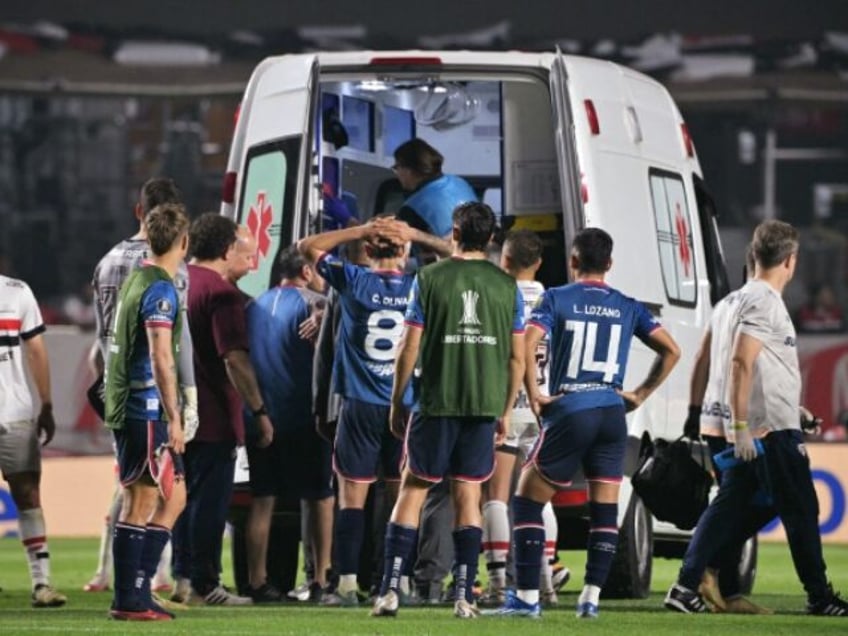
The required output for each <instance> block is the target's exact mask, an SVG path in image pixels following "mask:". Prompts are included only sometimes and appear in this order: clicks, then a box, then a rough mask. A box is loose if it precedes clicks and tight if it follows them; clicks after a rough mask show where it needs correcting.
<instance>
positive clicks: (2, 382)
mask: <svg viewBox="0 0 848 636" xmlns="http://www.w3.org/2000/svg"><path fill="white" fill-rule="evenodd" d="M44 331H45V327H44V321H43V320H42V319H41V312H40V311H39V309H38V303H37V302H36V300H35V296H33V294H32V291H31V290H30V288H29V286H28V285H27V284H26V283H25V282H23V281H20V280H16V279H14V278H8V277H6V276H2V275H0V470H2V471H3V477H4V478H5V479H6V481H7V482H9V489H10V490H11V494H12V499H13V500H14V502H15V505H16V506H17V508H18V515H19V516H18V527H19V530H20V535H21V542H22V543H23V544H24V548H25V550H26V554H27V560H28V562H29V571H30V576H31V577H32V606H33V607H59V606H60V605H64V604H65V603H66V602H67V598H66V597H65V595H64V594H60V593H59V592H57V591H56V590H54V589H53V587H52V586H51V585H50V553H49V551H48V549H47V530H46V527H45V523H44V512H43V511H42V509H41V493H40V484H41V448H40V445H39V440H40V438H41V435H42V433H43V434H44V441H43V444H44V445H45V446H46V445H47V444H49V443H50V440H52V439H53V435H54V434H55V432H56V423H55V421H54V420H53V401H52V399H51V397H50V365H49V363H48V360H47V348H46V347H45V345H44V335H43V334H44ZM24 356H26V359H27V364H28V366H29V369H30V372H31V374H32V379H33V382H34V384H35V388H36V390H37V391H38V397H39V400H40V402H41V409H40V411H39V414H38V417H37V418H35V419H33V406H34V405H33V400H32V395H31V393H30V390H29V386H28V385H27V379H26V373H25V371H24V363H23V357H24Z"/></svg>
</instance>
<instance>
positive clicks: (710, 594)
mask: <svg viewBox="0 0 848 636" xmlns="http://www.w3.org/2000/svg"><path fill="white" fill-rule="evenodd" d="M698 594H700V595H701V598H703V599H704V600H705V601H706V602H707V603H709V604H710V605H711V606H712V610H713V611H714V612H724V611H725V610H726V609H727V602H726V601H725V599H724V597H722V595H721V591H720V590H719V589H718V579H717V578H716V575H715V572H712V571H710V570H705V571H704V576H703V577H701V584H700V585H699V586H698Z"/></svg>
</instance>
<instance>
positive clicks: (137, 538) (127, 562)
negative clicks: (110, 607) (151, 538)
mask: <svg viewBox="0 0 848 636" xmlns="http://www.w3.org/2000/svg"><path fill="white" fill-rule="evenodd" d="M145 534H146V530H145V528H143V527H141V526H134V525H132V524H129V523H122V522H118V523H116V524H115V535H114V539H113V540H112V559H113V562H114V571H115V609H119V610H141V609H145V607H144V606H142V604H141V603H140V602H139V599H138V595H137V594H136V585H135V583H136V579H138V578H139V573H140V572H141V554H142V550H143V549H144V543H145V541H144V536H145ZM154 569H155V568H154Z"/></svg>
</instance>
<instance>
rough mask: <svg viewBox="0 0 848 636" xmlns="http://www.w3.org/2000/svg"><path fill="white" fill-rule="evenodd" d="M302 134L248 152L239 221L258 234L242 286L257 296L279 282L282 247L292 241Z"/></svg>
mask: <svg viewBox="0 0 848 636" xmlns="http://www.w3.org/2000/svg"><path fill="white" fill-rule="evenodd" d="M300 143H301V138H300V136H296V137H288V138H286V139H280V140H277V141H272V142H270V143H266V144H262V145H261V146H254V147H253V148H251V149H250V150H248V152H247V160H246V162H245V174H244V179H243V181H242V192H241V197H240V198H239V201H240V207H239V211H238V217H237V221H238V223H240V224H243V225H246V226H247V227H249V228H250V230H251V232H253V235H254V236H255V237H256V244H257V246H256V258H255V259H254V262H253V268H252V269H251V271H250V272H249V273H248V274H247V276H245V277H244V278H242V279H241V280H240V281H239V287H240V288H241V289H242V290H243V291H245V292H247V293H248V294H250V295H251V296H256V295H257V294H260V293H262V292H263V291H265V290H266V289H268V288H269V287H271V286H272V285H275V284H276V283H277V282H278V281H277V272H276V267H275V264H276V262H277V260H278V256H279V253H280V250H281V249H282V248H284V247H285V246H287V245H289V244H290V243H291V241H292V217H293V214H292V210H293V207H294V196H295V192H296V190H297V164H298V157H299V154H300Z"/></svg>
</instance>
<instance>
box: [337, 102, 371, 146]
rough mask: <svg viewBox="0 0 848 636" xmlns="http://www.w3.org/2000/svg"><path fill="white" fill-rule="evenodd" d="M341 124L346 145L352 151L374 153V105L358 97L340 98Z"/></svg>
mask: <svg viewBox="0 0 848 636" xmlns="http://www.w3.org/2000/svg"><path fill="white" fill-rule="evenodd" d="M342 124H343V125H344V127H345V130H347V136H348V145H349V146H350V148H352V149H354V150H362V151H363V152H374V104H372V103H371V102H369V101H366V100H364V99H359V98H358V97H348V96H347V95H345V96H343V97H342Z"/></svg>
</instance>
